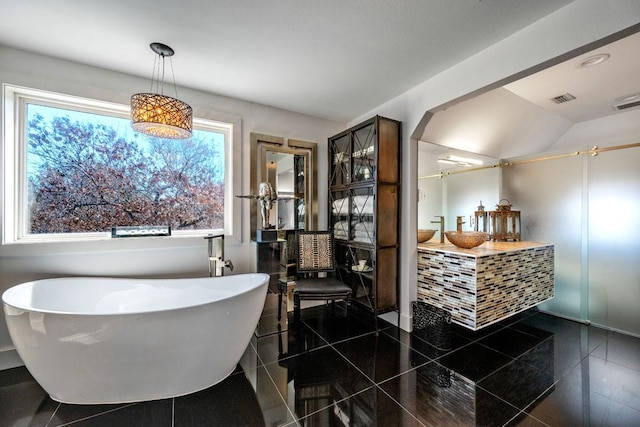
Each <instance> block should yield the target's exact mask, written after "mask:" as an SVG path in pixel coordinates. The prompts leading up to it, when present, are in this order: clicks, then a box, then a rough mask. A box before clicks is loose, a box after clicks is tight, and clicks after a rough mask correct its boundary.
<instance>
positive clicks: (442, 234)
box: [431, 215, 444, 243]
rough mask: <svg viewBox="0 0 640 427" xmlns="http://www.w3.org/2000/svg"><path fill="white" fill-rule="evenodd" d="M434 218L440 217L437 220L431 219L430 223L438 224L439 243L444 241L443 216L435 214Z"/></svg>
mask: <svg viewBox="0 0 640 427" xmlns="http://www.w3.org/2000/svg"><path fill="white" fill-rule="evenodd" d="M436 218H440V220H439V221H431V223H432V224H438V223H439V224H440V243H444V216H442V215H439V216H438V215H436Z"/></svg>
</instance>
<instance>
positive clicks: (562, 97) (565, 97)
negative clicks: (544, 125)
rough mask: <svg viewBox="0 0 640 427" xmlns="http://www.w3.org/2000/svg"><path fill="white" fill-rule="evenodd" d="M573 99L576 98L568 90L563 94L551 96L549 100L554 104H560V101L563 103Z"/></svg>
mask: <svg viewBox="0 0 640 427" xmlns="http://www.w3.org/2000/svg"><path fill="white" fill-rule="evenodd" d="M574 99H576V97H575V96H573V95H571V94H570V93H568V92H567V93H565V94H564V95H558V96H556V97H553V98H551V100H552V101H553V102H555V103H556V104H562V103H565V102H569V101H573V100H574Z"/></svg>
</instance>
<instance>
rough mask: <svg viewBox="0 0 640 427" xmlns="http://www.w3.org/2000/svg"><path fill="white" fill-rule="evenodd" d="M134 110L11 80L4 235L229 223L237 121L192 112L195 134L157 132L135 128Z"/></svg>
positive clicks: (188, 228)
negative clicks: (227, 206)
mask: <svg viewBox="0 0 640 427" xmlns="http://www.w3.org/2000/svg"><path fill="white" fill-rule="evenodd" d="M128 113H129V107H128V106H122V105H114V104H108V103H103V102H98V101H93V100H87V99H79V98H75V97H68V96H63V95H59V94H52V93H48V92H42V91H35V90H30V89H24V88H17V87H13V86H8V85H6V86H5V126H7V129H5V130H6V131H5V138H4V145H5V147H4V154H5V167H4V171H5V174H4V178H5V190H6V192H5V200H4V230H3V242H4V243H15V242H19V241H43V240H63V239H64V240H68V239H74V240H75V239H93V238H104V237H106V236H107V235H109V233H110V232H111V227H113V226H141V225H169V226H171V229H172V234H178V235H179V234H194V233H202V232H203V230H206V231H207V232H211V231H222V230H224V229H225V197H228V196H227V195H228V194H229V191H227V189H226V186H225V183H226V181H227V180H228V179H229V174H228V171H227V169H228V167H229V165H228V164H227V163H228V162H229V159H230V158H231V156H230V153H231V136H232V129H231V125H230V124H227V123H219V122H212V121H205V120H198V119H194V132H193V136H192V137H191V138H190V139H188V140H171V139H161V138H153V137H149V136H146V135H142V134H139V133H136V132H134V131H133V130H132V129H131V125H130V119H129V116H128ZM9 119H10V120H9ZM227 213H228V210H227Z"/></svg>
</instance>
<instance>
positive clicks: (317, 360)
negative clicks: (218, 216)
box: [0, 294, 640, 427]
mask: <svg viewBox="0 0 640 427" xmlns="http://www.w3.org/2000/svg"><path fill="white" fill-rule="evenodd" d="M275 312H276V298H275V295H273V294H269V295H268V298H267V304H266V305H265V310H264V312H263V316H262V319H261V321H260V324H259V327H258V329H257V331H258V334H257V335H256V336H255V337H254V339H253V340H252V342H251V344H250V345H249V347H248V348H247V351H246V352H245V355H244V357H243V359H242V360H241V362H240V364H239V365H238V368H237V369H236V371H235V372H234V373H233V374H232V375H231V376H229V377H228V378H227V379H225V380H224V381H223V382H221V383H220V384H217V385H215V386H213V387H211V388H209V389H207V390H204V391H201V392H198V393H194V394H191V395H188V396H184V397H179V398H175V399H166V400H160V401H153V402H142V403H136V404H126V405H93V406H77V405H66V404H59V403H57V402H54V401H53V400H51V399H50V398H49V397H48V396H47V394H46V393H45V392H44V391H43V390H42V389H41V388H40V387H39V386H38V384H37V383H36V382H35V381H34V380H33V379H32V378H31V376H30V375H29V374H28V372H27V371H26V369H24V368H16V369H10V370H5V371H0V426H2V427H4V426H45V425H46V426H61V425H72V426H111V425H113V426H154V427H156V426H208V425H212V426H213V425H215V426H261V425H267V426H276V425H278V426H281V425H305V426H341V425H352V426H374V425H379V426H423V425H426V426H473V425H478V426H502V425H509V426H515V425H524V426H533V425H536V426H544V425H550V426H589V425H591V426H622V427H628V426H640V339H638V338H633V337H629V336H626V335H621V334H616V333H613V332H607V331H604V330H602V329H598V328H594V327H588V326H584V325H581V324H577V323H574V322H571V321H567V320H563V319H559V318H556V317H553V316H549V315H547V314H543V313H539V312H536V311H527V312H525V313H522V314H519V315H517V316H514V317H512V318H510V319H508V320H506V321H504V322H501V323H500V324H497V325H494V326H491V327H489V328H486V329H484V330H482V331H479V332H475V333H474V332H471V331H468V330H466V329H463V328H460V327H457V326H455V325H454V326H453V330H452V333H451V335H450V339H448V340H445V341H443V343H444V346H450V347H451V349H450V350H439V349H437V348H435V347H433V346H432V345H430V344H429V343H428V342H425V339H427V337H424V336H423V337H422V338H421V337H419V336H417V335H412V334H409V333H406V332H404V331H401V330H399V329H397V328H396V327H394V326H392V325H390V324H388V323H386V322H381V323H380V325H379V326H380V333H379V334H378V335H376V334H375V328H374V326H373V323H372V321H371V319H369V318H367V316H365V315H364V314H362V313H359V311H358V310H357V309H352V310H351V313H350V316H349V318H348V319H347V318H346V316H345V315H344V314H345V313H344V311H343V310H341V309H340V308H339V309H338V310H337V311H336V312H334V313H332V312H331V311H327V310H326V309H325V307H313V308H307V309H305V310H303V313H302V317H301V321H300V322H298V323H297V324H296V325H293V324H292V325H289V327H288V329H287V323H286V322H284V323H283V324H282V325H281V328H280V332H278V331H279V329H278V322H277V320H276V315H275ZM432 342H433V341H432ZM440 344H442V343H440ZM441 346H442V345H441Z"/></svg>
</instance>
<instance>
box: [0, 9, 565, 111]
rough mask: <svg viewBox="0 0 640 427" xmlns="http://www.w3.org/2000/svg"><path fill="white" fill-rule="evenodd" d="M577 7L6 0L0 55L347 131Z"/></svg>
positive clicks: (0, 36)
mask: <svg viewBox="0 0 640 427" xmlns="http://www.w3.org/2000/svg"><path fill="white" fill-rule="evenodd" d="M569 3H571V0H546V1H531V0H482V1H480V0H447V1H442V0H401V1H399V2H398V1H391V0H350V1H345V0H322V1H313V0H278V1H274V0H260V1H258V0H254V1H247V0H217V1H212V0H187V1H168V0H153V1H151V0H136V1H131V0H109V1H86V0H61V1H51V0H29V1H24V0H22V1H20V0H0V10H2V25H0V44H2V45H5V46H10V47H16V48H19V49H24V50H28V51H33V52H37V53H42V54H46V55H51V56H53V57H58V58H62V59H66V60H70V61H75V62H80V63H85V64H89V65H93V66H97V67H101V68H106V69H111V70H115V71H119V72H124V73H129V74H133V75H137V76H141V77H145V78H150V76H151V71H152V68H153V63H154V59H155V54H154V53H153V52H152V51H151V50H150V49H149V47H148V46H149V43H151V42H162V43H165V44H168V45H169V46H171V47H172V48H174V50H175V51H176V55H175V56H174V57H173V58H172V63H173V69H174V74H175V79H176V82H177V84H178V85H180V86H185V87H190V88H193V89H197V90H201V91H205V92H209V93H214V94H218V95H224V96H229V97H233V98H237V99H241V100H246V101H252V102H256V103H260V104H264V105H270V106H274V107H278V108H282V109H286V110H291V111H296V112H301V113H306V114H310V115H313V116H317V117H324V118H329V119H333V120H337V121H341V122H347V121H349V120H352V119H354V118H356V117H358V116H361V115H363V114H366V113H367V112H369V111H371V110H372V109H374V108H376V107H377V106H379V105H381V104H383V103H384V102H386V101H388V100H390V99H392V98H394V97H396V96H398V95H400V94H402V93H404V92H406V91H407V90H409V89H411V88H413V87H415V86H416V85H418V84H420V83H422V82H424V81H425V80H428V79H429V78H431V77H433V76H435V75H436V74H438V73H440V72H442V71H444V70H446V69H447V68H449V67H451V66H453V65H455V64H457V63H459V62H461V61H462V60H464V59H466V58H468V57H470V56H472V55H474V54H476V53H478V52H480V51H482V50H484V49H486V48H487V47H489V46H491V45H493V44H495V43H497V42H498V41H500V40H502V39H504V38H506V37H508V36H509V35H511V34H513V33H515V32H517V31H519V30H521V29H522V28H524V27H526V26H528V25H530V24H532V23H534V22H535V21H537V20H539V19H542V18H543V17H545V16H546V15H549V14H551V13H553V12H554V11H556V10H558V9H560V8H562V7H563V6H566V5H567V4H569ZM185 101H187V102H188V101H189V100H188V99H185Z"/></svg>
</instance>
